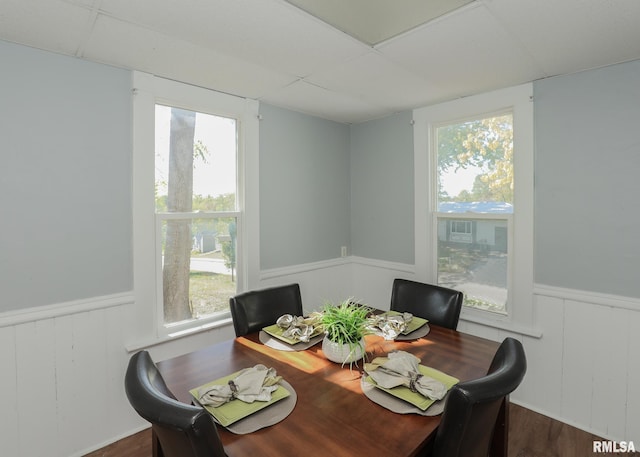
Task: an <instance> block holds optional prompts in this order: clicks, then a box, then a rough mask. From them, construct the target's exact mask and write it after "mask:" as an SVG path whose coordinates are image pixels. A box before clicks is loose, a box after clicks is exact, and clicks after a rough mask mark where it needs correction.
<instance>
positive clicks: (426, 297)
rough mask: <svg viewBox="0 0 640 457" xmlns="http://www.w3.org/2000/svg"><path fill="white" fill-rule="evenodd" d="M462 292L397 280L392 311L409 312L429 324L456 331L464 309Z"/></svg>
mask: <svg viewBox="0 0 640 457" xmlns="http://www.w3.org/2000/svg"><path fill="white" fill-rule="evenodd" d="M463 299H464V295H463V294H462V292H460V291H457V290H453V289H448V288H446V287H441V286H436V285H433V284H425V283H422V282H416V281H409V280H407V279H395V280H394V281H393V289H392V292H391V310H393V311H402V312H409V313H411V314H413V315H414V316H418V317H422V318H424V319H428V320H429V322H431V323H433V324H435V325H439V326H441V327H446V328H450V329H453V330H455V329H456V328H458V319H460V310H461V309H462V300H463Z"/></svg>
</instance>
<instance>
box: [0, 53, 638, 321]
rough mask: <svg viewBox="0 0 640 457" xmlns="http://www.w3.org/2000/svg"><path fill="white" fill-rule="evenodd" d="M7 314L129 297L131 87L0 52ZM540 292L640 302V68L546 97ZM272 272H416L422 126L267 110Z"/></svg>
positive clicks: (540, 153)
mask: <svg viewBox="0 0 640 457" xmlns="http://www.w3.org/2000/svg"><path fill="white" fill-rule="evenodd" d="M0 62H2V71H1V72H0V139H1V142H0V157H1V158H2V162H1V163H2V166H0V195H2V205H1V206H0V217H1V218H2V219H1V222H2V223H1V224H0V291H2V296H1V298H0V312H2V311H7V310H15V309H21V308H27V307H33V306H39V305H46V304H53V303H61V302H66V301H71V300H76V299H83V298H91V297H95V296H100V295H108V294H113V293H119V292H126V291H130V290H131V289H132V287H133V273H132V246H131V244H132V215H131V196H132V185H131V173H132V171H131V101H130V97H131V93H130V90H131V85H130V73H129V72H128V71H125V70H119V69H115V68H112V67H109V66H105V65H99V64H94V63H90V62H86V61H81V60H78V59H73V58H69V57H63V56H59V55H56V54H52V53H47V52H43V51H38V50H35V49H31V48H28V47H24V46H18V45H13V44H10V43H6V42H0ZM534 94H535V143H536V146H535V147H536V157H535V160H536V163H535V177H536V183H535V205H536V206H535V224H536V225H535V259H534V261H535V280H536V282H538V283H541V284H547V285H552V286H558V287H567V288H574V289H579V290H587V291H594V292H601V293H610V294H618V295H623V296H629V297H640V282H639V281H637V279H636V276H637V272H638V271H639V270H640V238H639V237H638V236H637V233H638V230H637V225H638V224H637V222H638V217H637V214H636V211H635V210H636V208H637V206H638V205H637V200H638V195H639V194H640V192H638V191H639V190H640V185H639V184H638V176H640V129H639V128H638V126H639V125H640V61H636V62H630V63H626V64H620V65H616V66H611V67H607V68H602V69H598V70H593V71H587V72H583V73H579V74H575V75H569V76H562V77H556V78H549V79H546V80H542V81H538V82H536V83H535V84H534ZM260 113H261V115H262V118H263V119H262V121H261V123H260V223H261V233H260V243H261V268H263V269H269V268H278V267H287V266H293V265H297V264H300V263H308V262H317V261H322V260H328V259H333V258H336V257H339V256H340V247H341V246H348V247H349V254H353V255H357V256H362V257H368V258H374V259H379V260H385V261H392V262H400V263H408V264H411V263H413V262H414V244H413V239H414V233H413V230H414V221H413V206H414V203H413V192H414V183H413V144H412V141H413V135H412V128H411V126H410V120H411V113H409V112H405V113H400V114H397V115H394V116H389V117H387V118H384V119H379V120H374V121H370V122H365V123H362V124H359V125H354V126H348V125H345V124H340V123H336V122H331V121H327V120H323V119H320V118H316V117H313V116H307V115H303V114H299V113H295V112H292V111H289V110H285V109H281V108H276V107H273V106H269V105H266V104H262V105H261V108H260Z"/></svg>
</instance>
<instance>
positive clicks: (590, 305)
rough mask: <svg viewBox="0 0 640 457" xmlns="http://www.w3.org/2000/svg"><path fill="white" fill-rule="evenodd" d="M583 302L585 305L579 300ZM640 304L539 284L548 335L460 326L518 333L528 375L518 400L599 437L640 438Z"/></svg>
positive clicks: (539, 309) (539, 312) (537, 302)
mask: <svg viewBox="0 0 640 457" xmlns="http://www.w3.org/2000/svg"><path fill="white" fill-rule="evenodd" d="M576 297H580V300H579V301H578V300H576ZM639 303H640V301H639V300H630V299H627V298H623V297H613V296H603V295H601V294H590V293H588V292H583V291H574V290H568V289H560V288H550V287H543V286H536V288H535V296H534V306H535V317H536V326H537V328H539V329H541V331H542V337H541V338H533V337H530V336H526V335H518V334H515V333H510V332H508V331H503V330H496V329H491V328H488V327H483V326H480V325H477V324H473V323H470V322H461V323H460V326H459V328H458V329H459V330H461V331H464V332H467V333H472V334H475V335H479V336H483V337H486V338H490V339H493V340H496V341H501V340H502V339H503V338H505V337H507V336H513V337H515V338H518V339H519V340H520V341H522V343H523V345H524V347H525V351H526V354H527V364H528V369H527V374H526V376H525V379H524V381H523V383H522V385H521V386H520V387H519V388H518V389H517V390H516V392H514V394H513V395H512V396H511V399H512V401H513V402H514V403H518V404H520V405H522V406H524V407H526V408H529V409H532V410H534V411H537V412H539V413H541V414H544V415H546V416H549V417H552V418H554V419H557V420H560V421H562V422H565V423H567V424H569V425H572V426H574V427H577V428H580V429H582V430H585V431H588V432H591V433H594V434H596V435H598V436H601V437H604V438H607V439H612V440H617V441H635V442H638V441H640V364H639V363H638V361H640V332H638V329H639V328H640V312H639V311H638V309H640V308H638V304H639Z"/></svg>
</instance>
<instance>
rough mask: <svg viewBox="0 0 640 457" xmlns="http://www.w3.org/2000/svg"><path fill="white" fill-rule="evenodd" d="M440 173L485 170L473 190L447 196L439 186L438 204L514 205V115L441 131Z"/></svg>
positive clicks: (453, 125)
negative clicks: (477, 203) (471, 168)
mask: <svg viewBox="0 0 640 457" xmlns="http://www.w3.org/2000/svg"><path fill="white" fill-rule="evenodd" d="M437 136H438V139H437V141H438V174H439V175H441V174H443V173H446V172H448V171H450V170H459V169H461V168H462V169H466V168H467V167H477V168H480V169H482V170H483V172H482V173H480V174H479V175H478V176H477V177H476V180H475V182H474V183H473V188H472V190H471V191H467V190H463V191H462V192H460V194H459V195H448V194H447V193H446V192H445V190H444V189H442V186H441V184H440V183H438V201H440V202H446V201H457V202H473V201H494V202H507V203H513V116H512V115H511V114H505V115H501V116H495V117H487V118H484V119H477V120H472V121H468V122H462V123H458V124H450V125H446V126H443V127H439V128H438V134H437Z"/></svg>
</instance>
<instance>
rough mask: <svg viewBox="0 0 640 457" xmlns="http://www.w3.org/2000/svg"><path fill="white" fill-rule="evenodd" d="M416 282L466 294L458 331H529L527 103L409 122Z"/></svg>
mask: <svg viewBox="0 0 640 457" xmlns="http://www.w3.org/2000/svg"><path fill="white" fill-rule="evenodd" d="M413 125H414V130H413V134H414V137H413V138H414V170H415V172H414V173H415V174H414V186H415V193H414V198H415V199H414V204H415V213H414V217H415V226H414V227H415V278H416V280H417V281H423V282H427V283H432V284H435V283H437V284H440V285H442V286H445V287H450V288H453V289H456V290H460V291H462V292H464V295H465V305H466V306H464V307H463V309H462V313H461V315H460V319H461V320H462V321H467V322H472V323H476V324H481V325H486V326H489V327H494V328H499V329H505V330H509V331H517V332H519V333H522V334H527V335H538V332H537V330H534V329H533V325H534V321H535V315H534V308H533V265H534V258H533V170H534V167H533V165H534V160H533V93H532V85H531V84H525V85H521V86H514V87H510V88H506V89H500V90H497V91H493V92H487V93H484V94H479V95H473V96H468V97H461V98H459V99H456V100H452V101H450V102H445V103H441V104H437V105H432V106H427V107H424V108H420V109H416V110H414V112H413Z"/></svg>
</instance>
